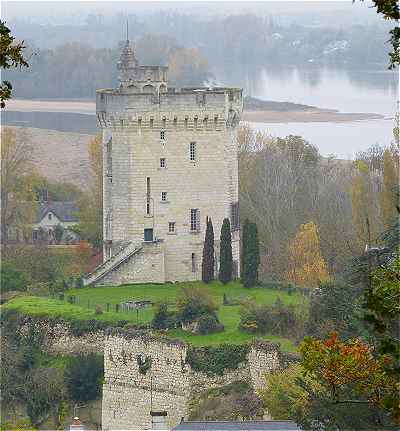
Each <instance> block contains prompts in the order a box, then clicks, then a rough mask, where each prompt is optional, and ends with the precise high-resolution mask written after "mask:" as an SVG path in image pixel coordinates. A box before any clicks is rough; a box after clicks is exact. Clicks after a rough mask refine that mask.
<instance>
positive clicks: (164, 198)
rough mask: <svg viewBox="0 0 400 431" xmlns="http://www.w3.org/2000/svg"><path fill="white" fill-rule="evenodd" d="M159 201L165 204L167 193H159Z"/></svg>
mask: <svg viewBox="0 0 400 431" xmlns="http://www.w3.org/2000/svg"><path fill="white" fill-rule="evenodd" d="M161 200H162V201H163V202H166V201H167V192H161Z"/></svg>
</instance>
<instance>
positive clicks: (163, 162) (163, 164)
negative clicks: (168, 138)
mask: <svg viewBox="0 0 400 431" xmlns="http://www.w3.org/2000/svg"><path fill="white" fill-rule="evenodd" d="M165 167H166V162H165V159H164V158H161V159H160V168H165Z"/></svg>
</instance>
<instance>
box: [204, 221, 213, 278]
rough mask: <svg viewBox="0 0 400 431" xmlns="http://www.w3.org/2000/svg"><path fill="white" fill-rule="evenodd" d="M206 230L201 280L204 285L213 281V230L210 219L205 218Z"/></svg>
mask: <svg viewBox="0 0 400 431" xmlns="http://www.w3.org/2000/svg"><path fill="white" fill-rule="evenodd" d="M206 220H207V222H206V223H207V228H206V235H205V239H204V247H203V262H202V267H201V269H202V273H201V279H202V280H203V282H204V283H209V282H210V281H212V280H214V228H213V225H212V221H211V218H208V217H207V219H206Z"/></svg>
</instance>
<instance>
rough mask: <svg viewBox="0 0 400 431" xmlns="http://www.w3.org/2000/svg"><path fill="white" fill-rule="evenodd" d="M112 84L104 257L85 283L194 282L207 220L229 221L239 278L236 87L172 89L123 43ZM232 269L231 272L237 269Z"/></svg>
mask: <svg viewBox="0 0 400 431" xmlns="http://www.w3.org/2000/svg"><path fill="white" fill-rule="evenodd" d="M118 70H119V87H118V88H116V89H103V90H98V91H97V95H96V113H97V120H98V124H99V126H100V127H101V129H102V135H103V187H104V192H103V193H104V194H103V237H104V263H103V264H102V265H101V266H99V267H98V268H96V269H95V271H94V272H92V273H91V274H88V275H87V276H86V277H85V279H84V283H85V284H86V285H88V284H93V285H117V284H121V283H139V282H165V281H190V280H200V279H201V260H202V250H203V243H204V235H205V228H206V217H207V216H208V217H211V219H212V222H213V226H214V233H215V250H216V262H217V264H216V271H217V270H218V257H219V234H220V230H221V225H222V221H223V219H224V218H225V217H229V218H230V222H231V228H232V249H233V260H234V272H235V274H236V275H237V276H238V275H239V268H240V265H239V207H238V156H237V143H236V128H237V126H238V123H239V120H240V115H241V112H242V108H243V100H242V90H241V89H239V88H212V89H211V88H180V89H178V88H171V87H168V79H167V71H168V68H167V67H162V66H140V65H139V63H138V61H137V59H136V58H135V55H134V52H133V50H132V48H131V47H130V43H129V41H128V40H127V41H126V43H125V46H124V48H123V50H122V53H121V58H120V61H119V62H118ZM235 274H234V275H235Z"/></svg>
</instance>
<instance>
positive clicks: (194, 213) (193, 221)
mask: <svg viewBox="0 0 400 431" xmlns="http://www.w3.org/2000/svg"><path fill="white" fill-rule="evenodd" d="M190 231H191V232H200V210H199V209H198V208H192V209H191V210H190Z"/></svg>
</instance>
